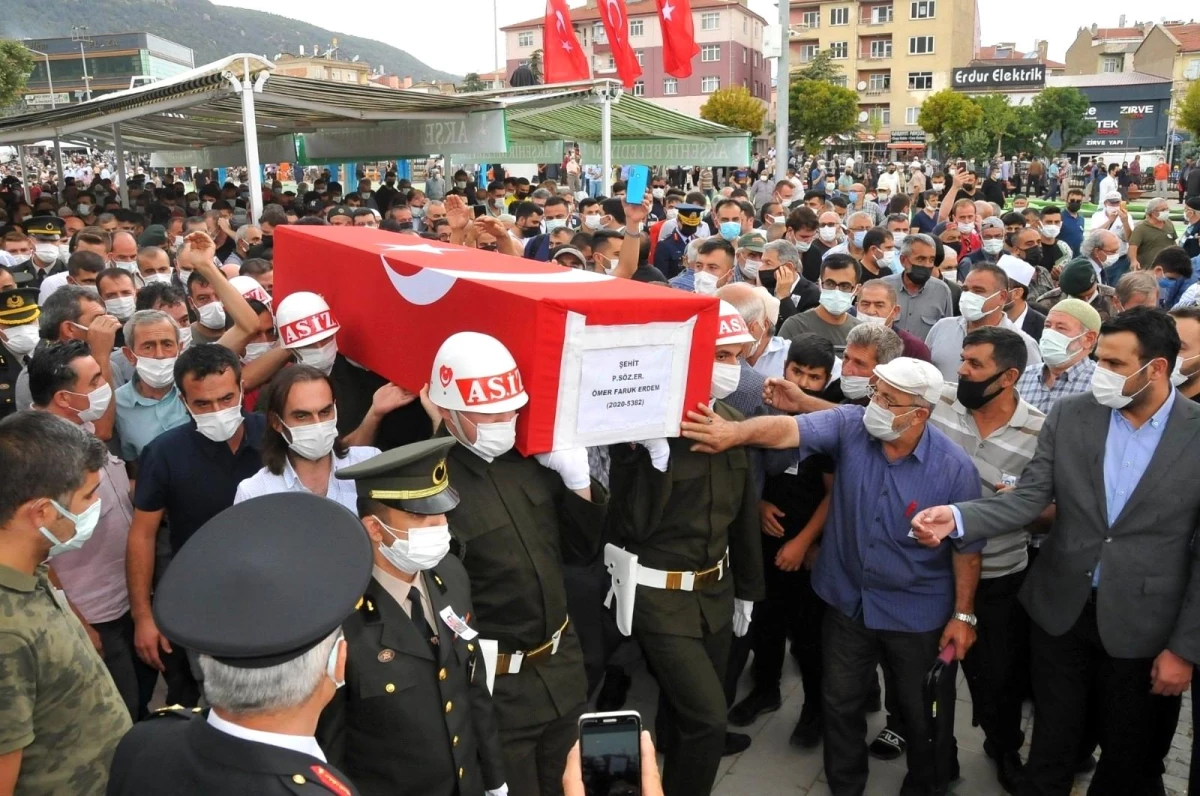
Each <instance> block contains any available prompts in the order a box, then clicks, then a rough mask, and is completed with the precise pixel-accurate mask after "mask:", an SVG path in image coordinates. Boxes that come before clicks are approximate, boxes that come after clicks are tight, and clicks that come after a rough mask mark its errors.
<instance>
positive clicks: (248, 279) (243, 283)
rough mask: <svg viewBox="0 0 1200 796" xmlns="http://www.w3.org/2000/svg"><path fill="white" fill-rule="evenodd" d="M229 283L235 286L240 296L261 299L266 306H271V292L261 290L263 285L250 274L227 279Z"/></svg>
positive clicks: (248, 298) (247, 298)
mask: <svg viewBox="0 0 1200 796" xmlns="http://www.w3.org/2000/svg"><path fill="white" fill-rule="evenodd" d="M229 284H231V285H233V286H234V287H235V288H237V292H239V293H241V294H242V298H244V299H246V300H247V301H249V300H250V299H254V300H255V301H261V302H262V303H263V304H266V305H267V306H268V307H269V306H271V294H270V293H268V292H267V291H266V290H263V286H262V285H260V284H259V283H258V280H257V279H255V278H254V277H252V276H235V277H233V278H232V279H230V280H229Z"/></svg>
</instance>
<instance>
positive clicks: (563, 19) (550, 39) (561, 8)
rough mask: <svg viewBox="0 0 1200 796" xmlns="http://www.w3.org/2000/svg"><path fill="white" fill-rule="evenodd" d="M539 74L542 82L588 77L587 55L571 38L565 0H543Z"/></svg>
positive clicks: (566, 80)
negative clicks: (540, 70) (540, 66)
mask: <svg viewBox="0 0 1200 796" xmlns="http://www.w3.org/2000/svg"><path fill="white" fill-rule="evenodd" d="M542 31H543V33H542V36H543V39H544V41H543V42H542V78H543V81H544V82H546V83H570V82H572V81H575V80H590V79H591V77H592V71H591V69H590V68H589V66H588V59H587V55H586V54H585V53H584V52H583V48H582V47H580V46H579V40H578V39H577V38H575V28H573V27H572V26H571V10H570V9H569V8H567V0H546V22H545V24H544V25H543V26H542Z"/></svg>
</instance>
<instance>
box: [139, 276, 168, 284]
mask: <svg viewBox="0 0 1200 796" xmlns="http://www.w3.org/2000/svg"><path fill="white" fill-rule="evenodd" d="M142 281H143V282H145V283H146V284H147V285H153V284H155V283H158V284H162V285H169V284H171V275H170V274H146V275H145V276H143V277H142Z"/></svg>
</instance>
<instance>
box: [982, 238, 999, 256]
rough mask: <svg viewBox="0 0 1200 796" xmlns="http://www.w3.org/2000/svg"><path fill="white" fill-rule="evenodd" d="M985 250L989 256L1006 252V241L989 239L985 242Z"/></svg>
mask: <svg viewBox="0 0 1200 796" xmlns="http://www.w3.org/2000/svg"><path fill="white" fill-rule="evenodd" d="M983 250H984V252H985V253H987V254H999V253H1000V252H1002V251H1004V239H1003V238H988V239H987V240H985V241H984V242H983Z"/></svg>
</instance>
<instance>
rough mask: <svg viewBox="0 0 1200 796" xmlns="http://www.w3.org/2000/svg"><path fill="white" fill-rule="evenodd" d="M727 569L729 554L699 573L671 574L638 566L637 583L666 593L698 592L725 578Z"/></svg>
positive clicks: (662, 570)
mask: <svg viewBox="0 0 1200 796" xmlns="http://www.w3.org/2000/svg"><path fill="white" fill-rule="evenodd" d="M728 568H729V553H728V552H727V553H725V555H724V556H722V558H721V560H720V561H718V562H717V563H716V565H715V566H712V567H709V568H708V569H702V570H700V571H699V572H672V571H669V570H665V569H651V568H650V567H644V566H642V565H640V564H639V565H638V568H637V582H638V585H639V586H649V587H650V588H652V589H666V590H667V591H699V590H700V589H704V588H707V587H709V586H711V585H712V584H714V583H716V582H718V581H719V580H721V578H723V577H725V570H727V569H728Z"/></svg>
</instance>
